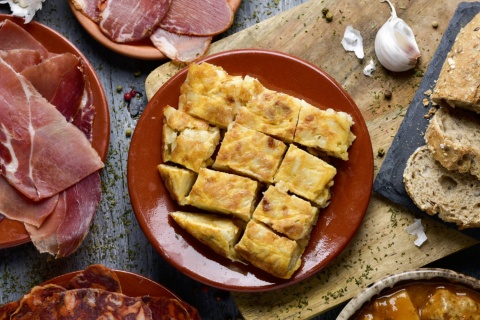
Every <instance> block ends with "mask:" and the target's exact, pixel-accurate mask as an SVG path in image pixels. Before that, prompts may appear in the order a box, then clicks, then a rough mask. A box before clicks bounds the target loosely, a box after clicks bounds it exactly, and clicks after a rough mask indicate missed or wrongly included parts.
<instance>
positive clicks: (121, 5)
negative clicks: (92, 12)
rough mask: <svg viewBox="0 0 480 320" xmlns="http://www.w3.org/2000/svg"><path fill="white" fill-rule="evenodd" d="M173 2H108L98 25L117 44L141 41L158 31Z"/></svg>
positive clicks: (155, 0) (158, 0) (142, 0)
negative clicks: (157, 28)
mask: <svg viewBox="0 0 480 320" xmlns="http://www.w3.org/2000/svg"><path fill="white" fill-rule="evenodd" d="M175 1H177V0H175ZM175 1H174V2H175ZM171 2H172V0H137V1H115V0H106V1H105V2H104V3H102V6H101V8H100V11H101V12H100V21H99V23H98V25H99V27H100V30H102V32H103V33H104V34H105V35H106V36H107V37H109V38H110V39H111V40H113V41H115V42H118V43H125V42H131V41H137V40H141V39H144V38H147V37H148V36H150V34H151V33H152V32H153V31H154V30H155V29H156V27H157V26H158V24H159V23H160V21H161V20H162V19H163V18H164V16H165V15H166V13H167V11H168V10H169V7H170V3H171Z"/></svg>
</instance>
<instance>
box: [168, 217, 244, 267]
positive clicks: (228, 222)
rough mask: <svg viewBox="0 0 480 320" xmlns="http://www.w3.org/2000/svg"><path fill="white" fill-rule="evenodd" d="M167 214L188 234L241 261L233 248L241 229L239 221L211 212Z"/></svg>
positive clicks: (219, 252)
mask: <svg viewBox="0 0 480 320" xmlns="http://www.w3.org/2000/svg"><path fill="white" fill-rule="evenodd" d="M169 215H170V216H171V217H172V218H173V220H175V222H177V223H178V224H179V225H180V226H181V227H182V228H183V229H185V230H186V231H187V232H188V233H189V234H191V235H192V236H194V237H195V238H196V239H197V240H199V241H200V242H202V243H203V244H205V245H207V246H208V247H210V248H211V249H212V250H213V251H215V252H216V253H218V254H220V255H222V256H224V257H226V258H228V259H230V260H232V261H242V259H241V258H240V257H239V255H238V254H237V252H236V251H235V248H234V247H235V245H236V244H237V242H238V240H239V238H240V235H241V232H242V231H243V226H242V224H241V223H239V221H236V220H234V219H231V218H230V217H226V216H220V215H217V214H213V213H212V214H211V213H192V212H183V211H174V212H170V213H169ZM243 224H244V223H243Z"/></svg>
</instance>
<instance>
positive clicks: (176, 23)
mask: <svg viewBox="0 0 480 320" xmlns="http://www.w3.org/2000/svg"><path fill="white" fill-rule="evenodd" d="M233 17H234V13H233V10H232V8H231V7H230V5H229V4H228V2H227V1H225V0H205V1H192V0H174V1H173V2H172V5H171V6H170V10H168V12H167V15H166V16H165V18H164V19H163V20H162V22H161V23H160V27H161V28H163V29H165V30H167V31H170V32H173V33H179V34H185V35H192V36H211V35H216V34H219V33H221V32H224V31H225V30H227V29H228V28H229V27H230V26H231V24H232V22H233Z"/></svg>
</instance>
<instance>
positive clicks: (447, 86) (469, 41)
mask: <svg viewBox="0 0 480 320" xmlns="http://www.w3.org/2000/svg"><path fill="white" fill-rule="evenodd" d="M479 61H480V14H477V15H476V16H475V17H474V18H473V19H472V21H470V22H469V23H468V24H467V25H466V26H465V27H464V28H463V29H461V30H460V32H459V33H458V35H457V38H456V39H455V42H454V44H453V46H452V49H451V50H450V52H449V53H448V55H447V58H446V59H445V62H444V64H443V66H442V69H441V71H440V75H439V76H438V80H437V83H436V85H435V88H434V91H433V94H432V101H433V102H435V103H437V104H440V105H443V104H446V105H449V106H450V107H459V108H464V109H470V110H473V111H476V112H477V113H478V112H480V90H479V87H480V77H479V76H478V75H479V74H480V62H479Z"/></svg>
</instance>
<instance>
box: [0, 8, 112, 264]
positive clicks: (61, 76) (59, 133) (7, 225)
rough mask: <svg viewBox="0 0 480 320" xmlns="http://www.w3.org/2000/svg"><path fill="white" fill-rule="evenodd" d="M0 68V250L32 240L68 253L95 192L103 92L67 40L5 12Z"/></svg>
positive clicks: (102, 153)
mask: <svg viewBox="0 0 480 320" xmlns="http://www.w3.org/2000/svg"><path fill="white" fill-rule="evenodd" d="M0 74H1V75H2V77H1V80H0V248H6V247H12V246H17V245H20V244H23V243H27V242H30V241H32V242H33V243H34V245H35V246H36V248H37V249H38V250H39V251H40V252H48V253H50V254H52V255H54V256H56V257H64V256H68V255H70V254H71V253H73V252H74V251H75V250H76V249H77V248H78V246H79V245H80V244H81V242H82V240H83V239H84V237H85V235H86V234H87V233H88V229H89V227H90V223H91V221H92V219H93V216H94V214H95V212H96V209H97V206H98V203H99V201H100V197H101V188H100V187H101V181H100V171H101V169H102V168H103V161H104V160H105V158H106V154H107V150H108V143H109V134H110V115H109V110H108V104H107V101H106V97H105V92H104V90H103V87H102V85H101V83H100V80H99V79H98V77H97V75H96V73H95V71H94V69H93V67H92V66H91V65H90V63H89V62H88V61H87V59H86V57H85V56H84V55H83V54H82V53H81V52H80V51H79V50H78V49H77V48H76V47H75V46H74V45H73V44H72V43H70V42H69V41H68V40H67V39H65V38H64V37H63V36H62V35H60V34H59V33H57V32H56V31H54V30H52V29H50V28H48V27H46V26H44V25H42V24H40V23H37V22H33V21H32V22H31V23H29V24H24V23H23V20H22V19H18V18H13V17H12V16H9V15H0ZM80 197H81V199H82V201H77V200H78V199H79V198H80Z"/></svg>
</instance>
